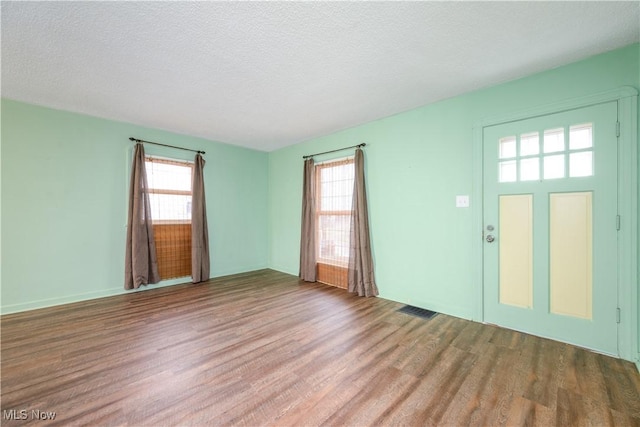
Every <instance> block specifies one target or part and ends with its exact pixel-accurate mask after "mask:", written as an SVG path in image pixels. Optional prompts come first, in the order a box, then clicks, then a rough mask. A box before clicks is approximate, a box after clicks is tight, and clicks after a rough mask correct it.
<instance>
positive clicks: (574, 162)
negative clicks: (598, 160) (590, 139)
mask: <svg viewBox="0 0 640 427" xmlns="http://www.w3.org/2000/svg"><path fill="white" fill-rule="evenodd" d="M592 175H593V152H591V151H583V152H581V153H571V155H570V156H569V176H572V177H574V176H592Z"/></svg>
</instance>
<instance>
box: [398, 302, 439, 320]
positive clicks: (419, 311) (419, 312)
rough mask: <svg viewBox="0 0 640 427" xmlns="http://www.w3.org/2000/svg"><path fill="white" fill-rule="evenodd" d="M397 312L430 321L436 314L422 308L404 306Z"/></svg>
mask: <svg viewBox="0 0 640 427" xmlns="http://www.w3.org/2000/svg"><path fill="white" fill-rule="evenodd" d="M398 311H399V312H400V313H405V314H410V315H412V316H416V317H422V318H423V319H431V318H432V317H433V316H435V315H436V314H438V313H436V312H435V311H431V310H425V309H424V308H420V307H414V306H412V305H405V306H404V307H402V308H399V309H398Z"/></svg>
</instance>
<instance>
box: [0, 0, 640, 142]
mask: <svg viewBox="0 0 640 427" xmlns="http://www.w3.org/2000/svg"><path fill="white" fill-rule="evenodd" d="M639 23H640V2H637V1H634V2H609V1H602V2H215V3H214V2H138V1H135V2H7V1H2V88H1V89H2V96H3V97H6V98H10V99H16V100H20V101H25V102H29V103H34V104H39V105H45V106H49V107H53V108H58V109H63V110H68V111H74V112H79V113H85V114H89V115H93V116H98V117H103V118H108V119H114V120H119V121H125V122H131V123H135V124H138V125H143V126H148V127H153V128H159V129H165V130H169V131H173V132H177V133H182V134H187V135H193V136H199V137H203V138H207V139H211V140H216V141H222V142H226V143H230V144H236V145H241V146H245V147H249V148H255V149H258V150H264V151H271V150H274V149H277V148H280V147H284V146H287V145H291V144H295V143H298V142H301V141H304V140H308V139H311V138H315V137H318V136H322V135H326V134H329V133H332V132H335V131H337V130H340V129H345V128H348V127H352V126H355V125H358V124H361V123H365V122H369V121H372V120H375V119H379V118H382V117H386V116H389V115H393V114H396V113H399V112H402V111H406V110H409V109H412V108H415V107H418V106H421V105H425V104H429V103H432V102H435V101H438V100H441V99H444V98H449V97H452V96H455V95H459V94H462V93H465V92H469V91H472V90H475V89H479V88H482V87H487V86H491V85H494V84H498V83H501V82H505V81H508V80H513V79H516V78H519V77H523V76H526V75H529V74H532V73H536V72H539V71H542V70H546V69H550V68H554V67H557V66H560V65H563V64H567V63H570V62H574V61H576V60H579V59H582V58H586V57H588V56H591V55H595V54H598V53H601V52H604V51H608V50H612V49H615V48H618V47H622V46H625V45H628V44H631V43H634V42H638V41H639V40H640V36H639V27H640V25H639ZM164 142H166V143H170V141H164Z"/></svg>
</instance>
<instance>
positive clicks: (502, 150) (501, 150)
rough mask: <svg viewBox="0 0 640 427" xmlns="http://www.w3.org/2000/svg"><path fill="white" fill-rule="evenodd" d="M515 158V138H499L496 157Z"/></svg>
mask: <svg viewBox="0 0 640 427" xmlns="http://www.w3.org/2000/svg"><path fill="white" fill-rule="evenodd" d="M515 156H516V137H515V136H508V137H506V138H500V141H499V142H498V157H500V158H501V159H508V158H510V157H515Z"/></svg>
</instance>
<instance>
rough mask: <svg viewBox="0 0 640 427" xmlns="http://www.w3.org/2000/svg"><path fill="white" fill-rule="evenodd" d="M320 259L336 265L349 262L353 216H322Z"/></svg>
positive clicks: (320, 220)
mask: <svg viewBox="0 0 640 427" xmlns="http://www.w3.org/2000/svg"><path fill="white" fill-rule="evenodd" d="M318 219H319V221H318V222H319V224H318V237H319V253H318V258H320V259H323V260H325V261H331V262H333V263H334V264H345V263H346V262H348V261H349V233H350V227H351V215H320V216H319V218H318Z"/></svg>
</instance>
